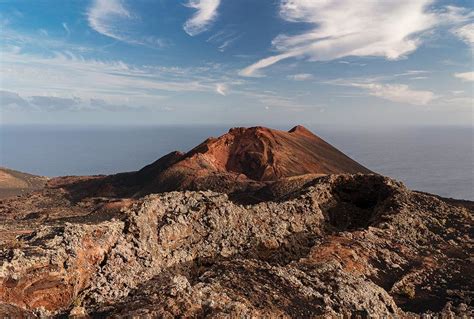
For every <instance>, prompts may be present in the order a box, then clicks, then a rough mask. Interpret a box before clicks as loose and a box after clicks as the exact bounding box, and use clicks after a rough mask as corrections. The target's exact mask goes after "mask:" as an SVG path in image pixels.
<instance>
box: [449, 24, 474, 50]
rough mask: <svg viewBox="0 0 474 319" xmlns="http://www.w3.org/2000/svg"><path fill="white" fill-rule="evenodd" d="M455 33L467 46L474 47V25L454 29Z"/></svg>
mask: <svg viewBox="0 0 474 319" xmlns="http://www.w3.org/2000/svg"><path fill="white" fill-rule="evenodd" d="M453 33H454V34H455V35H456V36H457V37H458V38H459V39H461V40H463V41H464V42H466V43H467V44H469V45H472V46H474V23H471V24H466V25H464V26H462V27H459V28H457V29H454V30H453Z"/></svg>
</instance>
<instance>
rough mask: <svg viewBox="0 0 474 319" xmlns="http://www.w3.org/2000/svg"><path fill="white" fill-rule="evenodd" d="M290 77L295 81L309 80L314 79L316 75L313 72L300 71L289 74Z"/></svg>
mask: <svg viewBox="0 0 474 319" xmlns="http://www.w3.org/2000/svg"><path fill="white" fill-rule="evenodd" d="M288 78H289V79H290V80H294V81H308V80H312V79H313V78H314V77H313V75H312V74H309V73H300V74H293V75H288Z"/></svg>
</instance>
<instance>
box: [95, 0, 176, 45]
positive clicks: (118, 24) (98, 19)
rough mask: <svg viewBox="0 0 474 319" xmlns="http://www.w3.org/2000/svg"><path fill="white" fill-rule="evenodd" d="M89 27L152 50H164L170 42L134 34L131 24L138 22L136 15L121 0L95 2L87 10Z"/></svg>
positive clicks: (113, 37)
mask: <svg viewBox="0 0 474 319" xmlns="http://www.w3.org/2000/svg"><path fill="white" fill-rule="evenodd" d="M87 21H88V22H89V26H90V27H91V28H92V29H93V30H95V31H96V32H98V33H100V34H102V35H104V36H107V37H109V38H112V39H115V40H118V41H122V42H126V43H129V44H134V45H143V46H146V47H150V48H163V47H166V46H168V44H169V41H166V40H164V39H161V38H159V37H157V36H152V35H143V34H138V33H136V32H133V30H132V29H131V28H130V27H129V23H130V22H132V21H133V22H137V21H139V18H138V16H137V15H136V14H134V13H133V12H131V11H130V10H129V9H128V8H126V7H125V5H124V3H123V2H122V1H121V0H94V1H93V2H92V5H91V6H90V7H89V9H88V10H87Z"/></svg>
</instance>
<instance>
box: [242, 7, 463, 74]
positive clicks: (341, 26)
mask: <svg viewBox="0 0 474 319" xmlns="http://www.w3.org/2000/svg"><path fill="white" fill-rule="evenodd" d="M432 3H433V0H417V1H413V0H399V1H359V2H357V5H354V1H352V0H339V1H331V0H325V1H314V0H281V5H280V15H281V17H282V18H283V19H285V20H287V21H290V22H302V23H307V24H310V25H312V26H313V27H312V28H310V29H309V30H308V31H306V32H303V33H300V34H297V35H285V34H280V35H279V36H277V37H276V38H275V39H274V40H273V41H272V45H273V48H274V49H275V50H276V51H278V52H279V54H276V55H274V56H270V57H267V58H264V59H262V60H260V61H258V62H256V63H254V64H252V65H250V66H248V67H246V68H245V69H243V70H241V72H240V75H243V76H259V75H260V74H259V70H260V69H263V68H266V67H268V66H270V65H272V64H275V63H277V62H279V61H281V60H284V59H287V58H291V57H306V58H308V59H309V60H310V61H330V60H334V59H338V58H342V57H348V56H380V57H385V58H387V59H389V60H394V59H399V58H401V57H404V56H406V55H407V54H409V53H411V52H413V51H415V50H416V49H417V48H418V46H419V45H420V43H421V42H422V33H423V31H426V30H429V29H431V28H433V27H435V26H437V25H440V24H442V23H460V22H462V21H465V20H466V19H468V18H470V13H466V11H465V10H464V9H462V8H456V7H447V8H446V9H445V10H444V11H438V12H429V11H428V6H429V5H430V4H432Z"/></svg>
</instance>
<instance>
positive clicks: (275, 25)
mask: <svg viewBox="0 0 474 319" xmlns="http://www.w3.org/2000/svg"><path fill="white" fill-rule="evenodd" d="M473 23H474V10H473V2H472V1H469V0H467V1H431V0H406V1H405V0H400V1H392V0H386V1H371V0H364V1H357V2H355V1H350V0H337V1H336V0H334V1H332V0H258V1H257V0H156V1H151V0H139V1H136V0H135V1H132V0H93V1H86V0H80V1H52V0H51V1H45V0H43V1H22V0H16V1H5V0H0V30H1V31H0V33H1V38H0V52H1V53H0V54H1V55H0V68H1V74H0V117H1V123H3V124H30V123H35V124H121V125H122V124H129V125H137V124H144V125H150V124H156V125H163V124H170V125H174V124H218V125H221V124H224V125H227V124H228V125H235V124H262V125H275V124H278V125H294V124H299V123H302V124H328V125H334V126H336V127H337V126H341V127H342V126H348V125H355V126H366V125H381V126H388V125H432V124H442V125H472V123H473V83H474V82H473V81H474V70H473V53H474V24H473Z"/></svg>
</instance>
